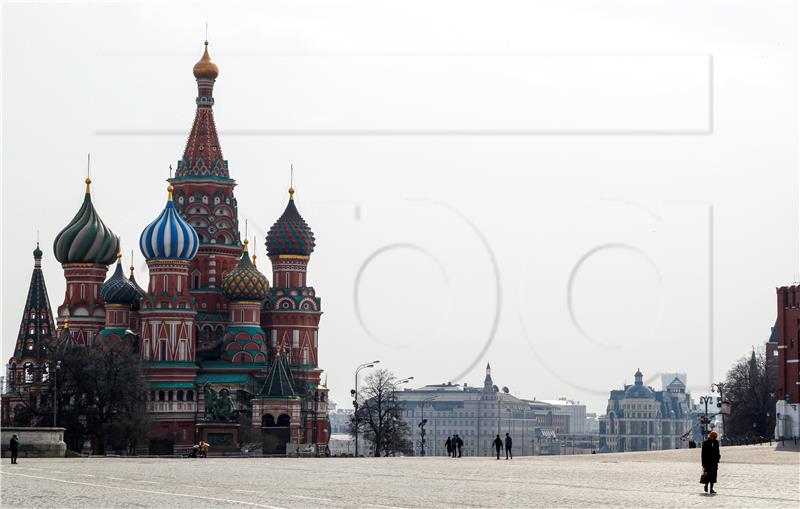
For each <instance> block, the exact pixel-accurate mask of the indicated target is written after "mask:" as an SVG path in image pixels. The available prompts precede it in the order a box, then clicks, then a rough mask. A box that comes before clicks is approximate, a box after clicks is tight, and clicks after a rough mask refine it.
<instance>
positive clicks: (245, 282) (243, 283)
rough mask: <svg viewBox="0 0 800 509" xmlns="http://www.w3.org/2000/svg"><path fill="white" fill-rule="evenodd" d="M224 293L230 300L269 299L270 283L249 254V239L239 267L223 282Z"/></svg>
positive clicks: (245, 242)
mask: <svg viewBox="0 0 800 509" xmlns="http://www.w3.org/2000/svg"><path fill="white" fill-rule="evenodd" d="M222 291H223V292H224V293H225V297H227V298H228V300H232V301H236V300H252V301H262V300H264V299H265V298H267V292H269V281H267V278H266V277H265V276H264V274H262V273H261V272H259V271H258V269H257V268H256V266H255V265H253V262H252V261H250V255H249V254H248V253H247V239H245V241H244V252H243V253H242V258H241V260H239V265H238V266H237V267H236V268H235V269H233V270H232V271H231V272H230V274H228V275H227V276H226V277H225V279H223V280H222Z"/></svg>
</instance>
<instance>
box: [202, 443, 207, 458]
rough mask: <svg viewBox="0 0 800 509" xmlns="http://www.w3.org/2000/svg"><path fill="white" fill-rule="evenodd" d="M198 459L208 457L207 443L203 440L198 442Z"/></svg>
mask: <svg viewBox="0 0 800 509" xmlns="http://www.w3.org/2000/svg"><path fill="white" fill-rule="evenodd" d="M200 457H201V458H207V457H208V442H206V441H205V440H200Z"/></svg>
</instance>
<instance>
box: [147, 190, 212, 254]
mask: <svg viewBox="0 0 800 509" xmlns="http://www.w3.org/2000/svg"><path fill="white" fill-rule="evenodd" d="M167 191H168V192H169V195H168V198H167V206H166V207H164V211H163V212H161V215H159V216H158V217H157V218H156V220H155V221H153V222H152V223H150V224H149V225H148V226H147V228H145V229H144V231H143V232H142V235H141V236H140V237H139V248H140V249H141V250H142V254H143V255H144V257H145V258H146V259H147V260H159V259H162V260H163V259H166V260H191V259H192V258H194V255H196V254H197V249H198V248H199V247H200V238H199V237H198V236H197V232H196V231H194V228H192V227H191V226H189V223H187V222H186V221H184V220H183V218H182V217H181V215H180V214H179V213H178V211H177V210H176V209H175V204H174V203H172V184H170V185H169V187H168V188H167Z"/></svg>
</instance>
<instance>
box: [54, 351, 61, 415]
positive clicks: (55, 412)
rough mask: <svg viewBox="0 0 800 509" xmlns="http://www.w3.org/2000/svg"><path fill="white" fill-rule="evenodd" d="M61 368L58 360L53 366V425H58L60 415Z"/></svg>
mask: <svg viewBox="0 0 800 509" xmlns="http://www.w3.org/2000/svg"><path fill="white" fill-rule="evenodd" d="M59 369H61V361H57V362H56V365H55V366H54V367H53V427H54V428H55V427H56V425H57V424H56V422H57V416H58V370H59Z"/></svg>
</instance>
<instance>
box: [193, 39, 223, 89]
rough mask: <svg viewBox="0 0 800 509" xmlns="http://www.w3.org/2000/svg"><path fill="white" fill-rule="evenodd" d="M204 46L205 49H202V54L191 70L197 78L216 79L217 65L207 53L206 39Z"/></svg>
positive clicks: (217, 74)
mask: <svg viewBox="0 0 800 509" xmlns="http://www.w3.org/2000/svg"><path fill="white" fill-rule="evenodd" d="M205 46H206V47H205V51H203V56H202V57H201V58H200V60H199V61H198V62H197V63H196V64H194V68H193V69H192V72H193V73H194V77H195V78H197V79H201V78H205V79H210V80H213V79H217V76H219V66H218V65H217V64H216V62H214V59H212V58H211V56H210V55H209V54H208V41H206V42H205Z"/></svg>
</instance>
